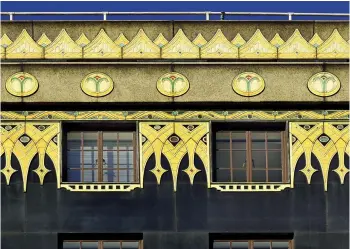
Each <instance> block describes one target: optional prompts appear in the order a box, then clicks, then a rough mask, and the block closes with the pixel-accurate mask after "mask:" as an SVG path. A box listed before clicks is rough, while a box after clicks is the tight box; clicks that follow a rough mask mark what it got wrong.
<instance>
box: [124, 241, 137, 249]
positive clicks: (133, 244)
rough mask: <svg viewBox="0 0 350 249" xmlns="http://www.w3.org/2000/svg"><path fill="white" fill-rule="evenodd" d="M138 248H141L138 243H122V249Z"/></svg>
mask: <svg viewBox="0 0 350 249" xmlns="http://www.w3.org/2000/svg"><path fill="white" fill-rule="evenodd" d="M137 248H139V242H138V241H123V242H122V249H137Z"/></svg>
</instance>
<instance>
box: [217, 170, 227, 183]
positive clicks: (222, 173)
mask: <svg viewBox="0 0 350 249" xmlns="http://www.w3.org/2000/svg"><path fill="white" fill-rule="evenodd" d="M216 181H217V182H230V181H231V176H230V170H228V169H217V170H216Z"/></svg>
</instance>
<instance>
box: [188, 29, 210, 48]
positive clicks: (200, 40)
mask: <svg viewBox="0 0 350 249" xmlns="http://www.w3.org/2000/svg"><path fill="white" fill-rule="evenodd" d="M192 43H193V44H194V45H196V46H197V47H199V48H200V47H203V46H204V45H205V44H207V40H206V39H205V38H204V37H203V36H202V34H201V33H199V34H198V35H197V36H196V38H194V40H193V41H192Z"/></svg>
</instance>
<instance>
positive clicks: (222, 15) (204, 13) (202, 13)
mask: <svg viewBox="0 0 350 249" xmlns="http://www.w3.org/2000/svg"><path fill="white" fill-rule="evenodd" d="M1 15H5V16H9V19H10V21H13V20H14V17H15V16H37V15H40V16H51V15H53V16H67V15H74V16H101V17H102V18H103V20H104V21H106V20H107V16H125V15H129V16H145V15H155V16H169V15H181V16H203V17H205V20H207V21H209V20H211V19H210V17H211V16H220V19H221V20H225V17H226V16H280V17H283V16H286V17H288V20H290V21H291V20H292V19H293V16H317V17H350V14H349V13H294V12H211V11H199V12H107V11H102V12H1Z"/></svg>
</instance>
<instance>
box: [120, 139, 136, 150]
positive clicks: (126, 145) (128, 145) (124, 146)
mask: <svg viewBox="0 0 350 249" xmlns="http://www.w3.org/2000/svg"><path fill="white" fill-rule="evenodd" d="M133 149H134V148H133V144H132V141H127V140H119V150H133Z"/></svg>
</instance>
